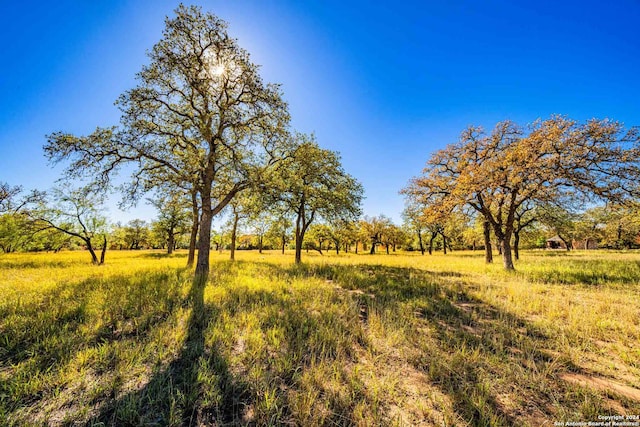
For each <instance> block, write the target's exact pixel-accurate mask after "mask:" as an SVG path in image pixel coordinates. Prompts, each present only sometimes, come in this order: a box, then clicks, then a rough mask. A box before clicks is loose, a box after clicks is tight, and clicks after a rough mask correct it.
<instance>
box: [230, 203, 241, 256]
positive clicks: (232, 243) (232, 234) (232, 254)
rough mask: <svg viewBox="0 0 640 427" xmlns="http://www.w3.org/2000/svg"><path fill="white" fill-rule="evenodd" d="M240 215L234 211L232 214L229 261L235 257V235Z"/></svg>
mask: <svg viewBox="0 0 640 427" xmlns="http://www.w3.org/2000/svg"><path fill="white" fill-rule="evenodd" d="M239 220H240V215H238V214H237V213H235V212H234V214H233V227H232V228H231V261H233V260H235V259H236V237H237V233H238V221H239Z"/></svg>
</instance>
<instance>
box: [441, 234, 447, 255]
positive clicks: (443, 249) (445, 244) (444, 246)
mask: <svg viewBox="0 0 640 427" xmlns="http://www.w3.org/2000/svg"><path fill="white" fill-rule="evenodd" d="M440 235H441V236H442V252H443V253H444V254H445V255H446V254H447V236H445V235H444V233H440Z"/></svg>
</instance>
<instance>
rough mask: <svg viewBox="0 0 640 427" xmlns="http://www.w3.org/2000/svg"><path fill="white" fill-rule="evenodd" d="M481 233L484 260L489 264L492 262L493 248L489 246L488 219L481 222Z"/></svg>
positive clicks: (489, 228)
mask: <svg viewBox="0 0 640 427" xmlns="http://www.w3.org/2000/svg"><path fill="white" fill-rule="evenodd" d="M482 234H483V236H484V262H486V263H487V264H491V263H492V262H493V250H492V248H491V227H490V225H489V221H484V222H483V223H482Z"/></svg>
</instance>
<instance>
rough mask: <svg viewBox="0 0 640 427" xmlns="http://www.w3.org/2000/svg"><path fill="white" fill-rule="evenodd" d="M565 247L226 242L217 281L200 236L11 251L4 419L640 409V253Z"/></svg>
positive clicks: (2, 289) (358, 421)
mask: <svg viewBox="0 0 640 427" xmlns="http://www.w3.org/2000/svg"><path fill="white" fill-rule="evenodd" d="M553 254H554V255H549V254H548V253H544V252H525V253H524V254H523V260H522V261H521V262H520V263H519V264H518V265H517V268H518V271H517V272H515V273H506V272H503V271H502V270H501V269H500V266H499V265H490V266H487V265H485V264H484V263H483V259H482V255H481V254H475V253H471V252H468V253H459V254H455V253H454V254H449V255H447V256H442V255H434V256H424V257H423V256H419V255H414V254H401V255H400V254H398V255H395V254H392V255H389V256H386V255H374V256H370V255H354V254H348V255H345V254H341V255H338V256H336V255H333V254H331V255H329V254H328V255H325V256H320V255H317V254H308V255H307V256H306V258H305V261H306V262H305V263H304V264H303V265H301V266H296V265H293V264H292V254H287V255H286V256H282V255H279V254H276V253H270V252H266V253H264V254H257V253H253V252H242V251H241V252H237V253H236V257H237V258H238V260H237V261H236V262H235V263H231V262H229V261H228V260H227V257H228V254H226V253H223V254H218V253H215V254H213V255H212V271H213V273H212V274H211V278H210V281H209V283H208V285H207V286H206V287H205V288H204V289H200V290H199V289H197V288H193V287H192V273H191V272H190V271H188V270H186V269H185V268H183V265H184V263H185V262H186V257H185V254H182V253H177V254H175V255H174V256H170V257H167V256H164V255H161V254H158V253H153V252H120V253H118V252H114V253H112V254H111V256H110V258H109V264H107V265H105V266H101V267H94V266H90V265H88V264H86V260H85V259H84V257H83V256H82V255H83V254H79V253H73V252H67V253H60V254H15V255H6V256H2V257H0V295H1V297H0V425H10V426H11V425H16V426H17V425H71V424H87V425H118V426H119V425H176V426H177V425H208V424H216V425H237V424H258V425H268V424H271V425H276V424H292V425H552V424H553V422H555V421H577V420H579V421H594V420H597V416H598V415H607V414H621V413H628V414H638V413H640V397H636V395H635V394H634V393H635V392H638V390H639V389H640V362H639V361H640V329H639V327H638V320H639V319H640V291H639V287H638V280H639V279H640V262H639V261H640V254H636V253H606V252H581V253H571V254H564V253H563V254H557V255H555V254H556V253H553ZM198 293H200V294H198ZM194 301H204V305H199V304H194ZM639 393H640V392H639Z"/></svg>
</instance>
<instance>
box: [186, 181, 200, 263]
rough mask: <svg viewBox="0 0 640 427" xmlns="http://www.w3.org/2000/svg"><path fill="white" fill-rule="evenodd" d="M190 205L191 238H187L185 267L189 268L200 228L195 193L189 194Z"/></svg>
mask: <svg viewBox="0 0 640 427" xmlns="http://www.w3.org/2000/svg"><path fill="white" fill-rule="evenodd" d="M191 203H192V224H191V236H190V237H189V256H188V257H187V267H191V266H192V265H193V261H194V260H195V254H196V244H197V239H198V228H199V227H200V221H199V218H200V217H199V215H198V214H199V212H200V209H199V207H198V195H197V194H196V192H195V191H192V192H191Z"/></svg>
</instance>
